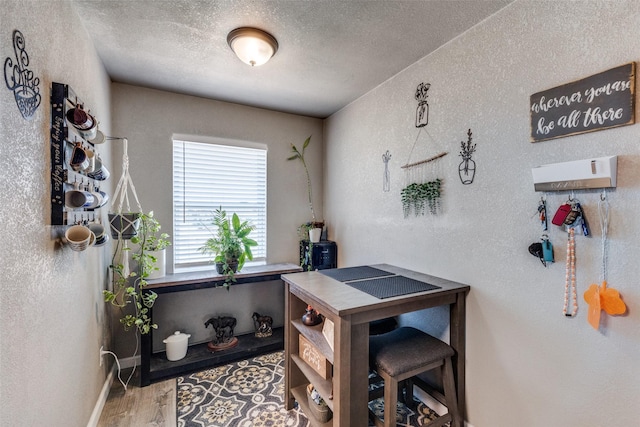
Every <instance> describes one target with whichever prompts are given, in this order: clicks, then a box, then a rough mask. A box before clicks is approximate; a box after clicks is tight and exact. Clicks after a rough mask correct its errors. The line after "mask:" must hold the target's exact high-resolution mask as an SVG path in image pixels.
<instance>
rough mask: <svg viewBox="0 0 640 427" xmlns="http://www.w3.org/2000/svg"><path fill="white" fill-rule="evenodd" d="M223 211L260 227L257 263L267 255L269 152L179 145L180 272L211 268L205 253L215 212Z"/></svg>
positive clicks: (176, 250) (176, 214)
mask: <svg viewBox="0 0 640 427" xmlns="http://www.w3.org/2000/svg"><path fill="white" fill-rule="evenodd" d="M220 206H222V209H224V210H225V211H227V215H228V216H229V217H231V216H232V214H233V213H234V212H235V213H237V214H238V216H239V217H240V219H241V220H242V221H245V220H249V221H250V222H251V223H252V224H253V225H254V226H255V227H256V228H255V230H254V231H252V232H251V235H250V237H251V238H252V239H254V240H255V241H257V242H258V246H256V247H253V248H252V253H253V260H254V262H256V261H257V262H262V263H264V262H265V260H266V256H267V150H266V148H249V147H241V146H235V145H221V144H212V143H202V142H190V141H181V140H174V141H173V258H174V267H175V269H176V270H182V271H184V270H185V269H190V268H194V269H195V268H197V267H201V266H205V265H206V266H211V264H210V261H211V259H212V256H211V255H203V254H202V253H200V251H199V248H200V247H202V245H203V244H204V242H205V241H206V240H207V239H208V238H209V237H211V234H212V233H214V232H215V231H216V230H215V227H214V226H213V225H212V224H211V222H212V220H213V212H214V210H215V209H216V208H218V207H220Z"/></svg>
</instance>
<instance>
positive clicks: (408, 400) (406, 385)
mask: <svg viewBox="0 0 640 427" xmlns="http://www.w3.org/2000/svg"><path fill="white" fill-rule="evenodd" d="M402 384H403V389H404V400H403V402H404V404H405V405H407V407H408V408H411V409H416V406H417V405H416V401H415V400H413V377H410V378H407V379H406V380H404V381H402Z"/></svg>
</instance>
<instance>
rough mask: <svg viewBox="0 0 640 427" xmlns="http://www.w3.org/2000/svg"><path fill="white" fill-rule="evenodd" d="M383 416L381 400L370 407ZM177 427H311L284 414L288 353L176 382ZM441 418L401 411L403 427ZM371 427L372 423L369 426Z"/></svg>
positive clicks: (422, 410) (300, 416) (296, 414)
mask: <svg viewBox="0 0 640 427" xmlns="http://www.w3.org/2000/svg"><path fill="white" fill-rule="evenodd" d="M369 407H370V408H371V409H372V410H373V411H374V412H375V413H376V414H378V415H382V414H383V412H384V403H383V400H382V399H377V400H374V401H372V402H370V403H369ZM176 412H177V416H178V422H177V425H178V427H263V426H264V427H267V426H269V427H272V426H283V427H308V426H310V423H309V420H308V419H307V417H306V416H305V415H304V413H303V412H302V411H301V410H300V409H299V408H297V407H296V408H295V409H293V410H291V411H287V410H285V409H284V352H282V351H279V352H276V353H271V354H266V355H262V356H258V357H255V358H253V359H248V360H242V361H240V362H237V363H232V364H229V365H223V366H218V367H215V368H212V369H208V370H205V371H202V372H198V373H195V374H191V375H189V376H184V377H178V379H177V410H176ZM436 416H437V415H436V414H435V412H433V411H432V410H431V409H430V408H429V407H427V406H426V405H425V404H424V403H422V402H419V401H418V407H417V408H416V410H415V411H413V410H411V409H409V408H408V407H406V406H404V405H403V404H399V405H398V412H397V417H396V419H397V421H398V426H399V427H400V426H402V427H410V426H422V425H425V424H426V423H428V422H429V421H430V420H432V419H433V418H435V417H436ZM369 424H370V425H371V422H370V423H369Z"/></svg>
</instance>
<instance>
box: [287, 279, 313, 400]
mask: <svg viewBox="0 0 640 427" xmlns="http://www.w3.org/2000/svg"><path fill="white" fill-rule="evenodd" d="M306 306H307V304H306V303H305V302H304V301H302V300H301V299H300V298H298V297H296V296H295V295H293V294H292V293H290V285H289V283H287V282H285V292H284V307H285V311H284V312H285V318H284V407H285V409H287V410H289V409H293V406H294V402H295V397H294V396H293V393H291V390H292V389H294V388H296V387H298V386H300V385H302V384H306V383H307V382H308V380H307V378H306V377H305V376H304V375H303V374H302V372H301V371H300V369H299V368H298V367H297V365H296V363H295V362H294V361H293V360H292V359H291V355H293V354H298V333H297V332H296V329H295V326H293V325H292V324H291V320H292V319H299V318H300V316H301V315H302V313H304V310H305V308H306Z"/></svg>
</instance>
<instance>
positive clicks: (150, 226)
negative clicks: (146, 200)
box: [132, 211, 171, 279]
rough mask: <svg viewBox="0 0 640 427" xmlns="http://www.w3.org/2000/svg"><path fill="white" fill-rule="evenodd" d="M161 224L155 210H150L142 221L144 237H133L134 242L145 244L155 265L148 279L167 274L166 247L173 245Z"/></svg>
mask: <svg viewBox="0 0 640 427" xmlns="http://www.w3.org/2000/svg"><path fill="white" fill-rule="evenodd" d="M161 228H162V227H161V225H160V223H159V222H158V220H157V219H155V218H154V216H153V211H151V212H149V214H148V215H146V216H145V217H144V219H143V221H142V239H143V240H140V239H139V238H133V239H132V242H133V243H140V244H143V245H144V249H145V252H146V254H148V256H149V258H150V260H151V261H153V263H154V265H153V266H152V267H151V268H150V269H149V276H148V277H147V279H159V278H161V277H164V276H165V274H166V268H167V263H166V259H167V258H166V252H167V251H166V248H167V247H168V246H169V245H171V242H170V241H169V235H168V234H167V233H161V232H160V229H161Z"/></svg>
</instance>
